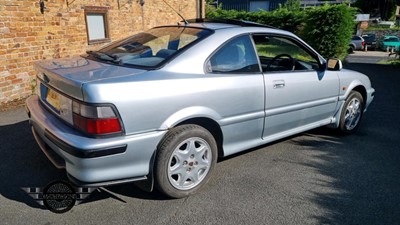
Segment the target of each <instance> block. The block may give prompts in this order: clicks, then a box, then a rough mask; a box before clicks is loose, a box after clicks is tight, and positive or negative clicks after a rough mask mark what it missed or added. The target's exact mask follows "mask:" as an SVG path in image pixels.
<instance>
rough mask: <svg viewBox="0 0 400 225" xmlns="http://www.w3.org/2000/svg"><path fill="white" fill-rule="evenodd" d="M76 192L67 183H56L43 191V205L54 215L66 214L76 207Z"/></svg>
mask: <svg viewBox="0 0 400 225" xmlns="http://www.w3.org/2000/svg"><path fill="white" fill-rule="evenodd" d="M76 198H77V196H76V192H75V189H74V188H73V187H72V185H71V184H69V183H68V182H65V181H54V182H51V183H50V184H48V185H47V186H46V187H45V188H44V189H43V204H44V206H46V208H47V209H48V210H50V211H52V212H54V213H65V212H67V211H69V210H70V209H72V207H74V205H75V202H76Z"/></svg>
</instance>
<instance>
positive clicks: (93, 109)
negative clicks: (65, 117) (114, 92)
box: [72, 101, 122, 135]
mask: <svg viewBox="0 0 400 225" xmlns="http://www.w3.org/2000/svg"><path fill="white" fill-rule="evenodd" d="M72 111H73V115H72V117H73V125H74V127H75V128H77V129H79V130H81V131H83V132H85V133H88V134H94V135H105V134H114V133H121V132H122V126H121V123H120V120H119V118H118V116H117V114H116V113H115V111H114V109H113V108H112V107H111V106H92V105H85V104H81V103H78V102H75V101H74V102H73V104H72Z"/></svg>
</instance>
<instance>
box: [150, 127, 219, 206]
mask: <svg viewBox="0 0 400 225" xmlns="http://www.w3.org/2000/svg"><path fill="white" fill-rule="evenodd" d="M216 161H217V144H216V142H215V139H214V137H213V136H212V135H211V134H210V132H208V131H207V130H206V129H204V128H203V127H200V126H198V125H182V126H178V127H175V128H173V129H171V130H170V131H169V132H168V133H167V134H166V136H165V137H164V138H163V140H162V141H161V142H160V144H159V146H158V151H157V157H156V161H155V181H156V187H157V188H158V189H159V190H160V191H161V192H162V193H164V194H165V195H167V196H169V197H172V198H183V197H186V196H189V195H191V194H193V193H195V192H196V191H198V190H199V189H200V188H201V187H202V186H204V185H205V184H206V183H207V181H208V180H209V178H210V175H211V172H212V171H213V169H214V166H215V164H216Z"/></svg>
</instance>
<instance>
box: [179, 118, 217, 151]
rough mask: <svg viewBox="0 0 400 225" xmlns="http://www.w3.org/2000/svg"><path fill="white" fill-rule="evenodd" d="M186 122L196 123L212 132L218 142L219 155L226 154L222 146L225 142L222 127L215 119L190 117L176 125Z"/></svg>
mask: <svg viewBox="0 0 400 225" xmlns="http://www.w3.org/2000/svg"><path fill="white" fill-rule="evenodd" d="M185 124H195V125H198V126H201V127H203V128H204V129H206V130H207V131H208V132H210V133H211V135H212V136H213V137H214V139H215V141H216V143H217V148H218V149H217V150H218V157H222V156H223V155H224V151H223V147H222V143H223V133H222V129H221V127H220V125H219V124H218V123H217V122H216V121H215V120H213V119H210V118H207V117H195V118H190V119H187V120H184V121H182V122H180V123H178V124H177V125H176V126H175V127H177V126H180V125H185Z"/></svg>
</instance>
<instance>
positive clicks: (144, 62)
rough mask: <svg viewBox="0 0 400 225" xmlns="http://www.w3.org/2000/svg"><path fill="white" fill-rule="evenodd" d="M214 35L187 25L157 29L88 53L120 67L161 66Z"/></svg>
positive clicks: (208, 31)
mask: <svg viewBox="0 0 400 225" xmlns="http://www.w3.org/2000/svg"><path fill="white" fill-rule="evenodd" d="M211 33H212V31H210V30H205V29H199V28H190V27H184V26H177V27H159V28H153V29H151V30H148V31H147V32H142V33H139V34H136V35H134V36H131V37H128V38H126V39H123V40H120V41H117V42H115V43H112V44H110V45H108V46H106V47H104V48H103V49H100V50H99V51H97V52H88V54H89V55H91V56H92V57H94V58H97V59H100V60H104V61H108V62H113V63H117V64H119V65H127V66H138V67H149V68H151V67H158V66H160V65H162V64H163V63H164V62H166V61H168V60H169V59H171V58H172V57H173V56H175V55H176V54H178V53H179V52H180V51H182V50H184V49H185V48H186V47H188V46H190V45H191V44H193V43H195V42H197V41H199V40H201V39H203V38H205V37H207V36H209V35H210V34H211Z"/></svg>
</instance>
